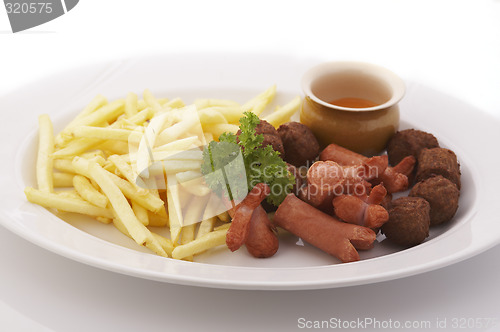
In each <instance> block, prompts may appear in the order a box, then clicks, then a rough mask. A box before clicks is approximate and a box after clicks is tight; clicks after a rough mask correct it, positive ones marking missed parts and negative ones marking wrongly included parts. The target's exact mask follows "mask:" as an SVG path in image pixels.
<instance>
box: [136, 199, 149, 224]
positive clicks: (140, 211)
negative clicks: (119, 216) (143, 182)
mask: <svg viewBox="0 0 500 332" xmlns="http://www.w3.org/2000/svg"><path fill="white" fill-rule="evenodd" d="M132 211H134V214H135V215H136V217H137V219H138V220H139V221H140V222H141V223H142V224H143V225H144V226H149V215H148V210H146V209H145V208H143V207H142V206H141V205H139V203H137V202H136V201H132Z"/></svg>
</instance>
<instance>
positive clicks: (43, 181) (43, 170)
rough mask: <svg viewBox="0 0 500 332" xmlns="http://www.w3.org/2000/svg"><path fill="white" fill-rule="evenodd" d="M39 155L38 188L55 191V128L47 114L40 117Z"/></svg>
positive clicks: (37, 166) (37, 165)
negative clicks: (53, 154)
mask: <svg viewBox="0 0 500 332" xmlns="http://www.w3.org/2000/svg"><path fill="white" fill-rule="evenodd" d="M38 126H39V131H38V157H37V160H36V179H37V184H38V189H39V190H41V191H43V192H48V193H51V192H54V179H53V176H52V174H53V158H52V153H53V152H54V129H53V126H52V121H51V120H50V117H49V116H48V115H47V114H43V115H40V116H39V117H38Z"/></svg>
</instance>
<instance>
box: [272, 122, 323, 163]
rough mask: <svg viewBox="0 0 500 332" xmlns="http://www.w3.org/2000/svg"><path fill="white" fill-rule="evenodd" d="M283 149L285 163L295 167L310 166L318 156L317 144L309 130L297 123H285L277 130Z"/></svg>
mask: <svg viewBox="0 0 500 332" xmlns="http://www.w3.org/2000/svg"><path fill="white" fill-rule="evenodd" d="M278 133H279V135H280V137H281V140H282V141H283V145H284V147H285V152H286V155H285V161H286V162H288V163H290V164H292V165H294V166H296V167H301V166H305V165H307V166H310V165H311V164H312V163H313V161H314V159H316V157H318V155H319V143H318V140H317V139H316V137H315V136H314V134H313V133H312V131H311V129H309V127H307V126H306V125H304V124H302V123H299V122H287V123H285V124H282V125H281V126H280V127H279V128H278Z"/></svg>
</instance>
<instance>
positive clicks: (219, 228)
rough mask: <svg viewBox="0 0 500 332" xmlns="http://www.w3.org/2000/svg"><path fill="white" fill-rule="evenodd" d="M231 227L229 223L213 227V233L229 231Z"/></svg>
mask: <svg viewBox="0 0 500 332" xmlns="http://www.w3.org/2000/svg"><path fill="white" fill-rule="evenodd" d="M229 227H231V223H227V224H222V225H220V226H217V227H214V231H220V230H221V229H229Z"/></svg>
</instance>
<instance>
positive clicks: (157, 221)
mask: <svg viewBox="0 0 500 332" xmlns="http://www.w3.org/2000/svg"><path fill="white" fill-rule="evenodd" d="M163 212H164V214H162V213H153V212H151V211H148V220H149V225H148V226H152V227H165V226H169V219H168V214H167V213H166V211H165V210H164V209H163Z"/></svg>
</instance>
